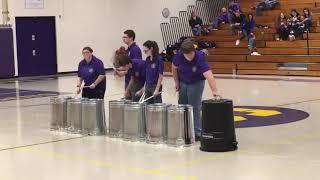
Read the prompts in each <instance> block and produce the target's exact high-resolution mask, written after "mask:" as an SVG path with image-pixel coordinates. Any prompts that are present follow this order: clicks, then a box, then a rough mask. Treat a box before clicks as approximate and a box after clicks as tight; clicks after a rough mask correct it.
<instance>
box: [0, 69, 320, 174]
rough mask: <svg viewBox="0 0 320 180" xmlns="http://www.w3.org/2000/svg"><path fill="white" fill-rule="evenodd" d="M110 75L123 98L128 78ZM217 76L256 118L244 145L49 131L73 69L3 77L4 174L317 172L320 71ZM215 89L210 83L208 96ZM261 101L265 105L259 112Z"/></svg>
mask: <svg viewBox="0 0 320 180" xmlns="http://www.w3.org/2000/svg"><path fill="white" fill-rule="evenodd" d="M107 78H108V80H107V88H108V89H107V94H106V99H105V100H106V101H109V100H114V99H119V98H121V97H122V95H123V86H124V83H123V81H122V80H121V79H119V78H116V77H114V76H113V75H112V74H109V75H108V77H107ZM217 83H218V87H219V90H220V92H221V93H222V95H223V96H224V97H226V98H230V99H233V100H234V105H236V106H250V108H249V110H248V107H247V108H241V107H239V109H238V111H239V112H241V111H246V113H247V114H242V115H241V113H240V114H239V115H238V117H237V121H239V122H240V123H241V121H242V122H249V123H247V125H248V126H250V122H252V123H253V124H254V126H255V127H246V126H244V127H242V128H237V130H236V131H237V140H238V142H239V149H238V150H237V151H234V152H227V153H205V152H201V151H200V150H199V144H196V145H195V146H193V147H190V148H185V149H176V148H168V147H165V146H156V145H147V144H144V143H129V142H124V141H120V140H114V139H109V138H107V137H93V136H90V137H88V136H79V135H69V134H64V133H58V132H51V131H49V120H50V106H49V97H50V96H52V95H55V94H57V92H59V93H63V94H66V95H68V94H69V95H72V93H73V92H74V91H75V88H74V87H75V84H76V77H74V76H66V77H60V78H58V79H54V78H52V79H45V80H36V81H20V82H18V81H12V82H8V83H5V82H3V81H1V82H0V117H1V118H0V119H1V120H0V180H66V179H70V180H71V179H77V180H89V179H94V180H98V179H106V180H141V179H148V180H167V179H168V180H171V179H172V180H215V179H216V180H251V179H252V180H275V179H279V180H286V179H288V180H301V179H305V180H314V179H315V180H316V179H319V178H320V175H319V174H318V170H320V156H319V154H318V153H319V152H320V130H319V128H320V121H319V117H320V111H319V107H320V95H319V92H320V91H319V89H320V78H300V77H271V76H267V77H266V76H260V77H259V76H247V77H246V76H237V78H236V79H234V78H232V77H230V76H218V78H217ZM173 89H174V85H173V80H172V79H171V78H169V77H166V78H165V81H164V91H165V93H164V97H163V99H164V101H165V102H168V103H173V104H175V103H176V99H177V97H176V96H175V93H174V90H173ZM8 94H9V95H8ZM210 94H211V93H210V91H209V88H208V86H206V89H205V93H204V99H206V98H210ZM20 96H21V97H20ZM106 105H107V103H106ZM252 106H265V107H257V108H254V107H252ZM273 106H278V107H281V108H290V109H295V110H300V111H304V112H306V113H309V115H310V116H309V117H307V115H306V113H304V115H306V116H304V117H302V120H301V117H300V115H301V112H300V111H299V112H300V113H297V114H295V113H294V112H293V114H290V112H291V111H288V112H285V111H283V112H282V110H281V109H280V110H279V109H274V111H272V108H270V107H273ZM268 107H269V108H268ZM107 108H108V107H107V106H106V109H107ZM254 109H256V110H257V109H258V111H256V110H254ZM261 109H264V110H265V111H263V112H262V113H261V112H260V111H259V110H261ZM268 109H269V110H270V109H271V110H270V111H268ZM292 111H293V110H292ZM255 112H256V115H254V113H255ZM259 112H260V113H259ZM272 112H273V113H274V112H282V113H281V116H279V117H278V118H274V117H276V116H277V115H276V114H277V113H276V114H272ZM242 113H243V112H242ZM249 113H253V114H252V115H250V114H249ZM268 113H269V114H268ZM270 113H271V114H270ZM248 114H249V115H248ZM302 114H303V113H302ZM278 115H279V114H278ZM298 116H299V117H298ZM306 117H307V118H306ZM262 118H264V119H262ZM299 118H300V119H299ZM303 118H306V119H303ZM260 120H261V122H265V123H262V125H263V126H259V124H260V122H259V121H260ZM266 121H267V122H266ZM269 121H270V123H268V122H269ZM289 121H293V122H291V123H288V122H289ZM239 127H240V125H239Z"/></svg>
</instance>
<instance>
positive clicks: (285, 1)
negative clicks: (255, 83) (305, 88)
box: [198, 0, 320, 76]
mask: <svg viewBox="0 0 320 180" xmlns="http://www.w3.org/2000/svg"><path fill="white" fill-rule="evenodd" d="M258 2H259V1H258V0H255V1H252V0H241V1H240V3H241V8H242V10H243V11H244V12H245V13H253V14H255V10H251V8H250V7H252V6H254V5H255V4H257V3H258ZM305 7H307V8H310V10H311V12H312V13H313V27H312V28H311V32H310V33H309V35H308V39H309V40H308V41H307V34H305V35H304V37H303V39H301V40H296V41H276V37H277V35H276V29H275V20H276V18H277V17H278V15H279V14H280V12H284V13H286V14H287V15H289V13H290V11H291V9H297V10H298V12H299V13H300V14H301V13H302V10H303V8H305ZM319 17H320V0H304V1H302V0H280V6H278V7H277V8H275V9H274V10H269V11H263V15H262V16H260V17H256V16H255V21H256V24H262V25H268V26H269V28H268V29H264V28H261V29H258V28H256V30H255V35H256V40H257V49H258V52H259V53H260V54H261V56H251V55H248V49H247V41H246V40H243V41H242V42H241V43H240V45H239V46H236V45H235V41H236V40H237V39H238V37H237V36H235V35H231V31H230V29H229V28H230V27H229V25H222V26H220V28H219V30H218V31H212V32H211V33H210V34H209V35H208V36H201V37H198V39H200V40H208V41H212V40H213V41H215V43H216V48H215V49H210V50H209V53H210V55H209V56H208V61H209V62H210V65H211V67H212V70H213V72H214V73H215V74H221V73H222V74H231V73H233V72H235V71H236V72H237V74H243V75H251V74H252V75H303V76H320V27H317V25H319ZM307 47H309V48H307Z"/></svg>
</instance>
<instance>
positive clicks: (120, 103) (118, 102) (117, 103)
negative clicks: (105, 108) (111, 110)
mask: <svg viewBox="0 0 320 180" xmlns="http://www.w3.org/2000/svg"><path fill="white" fill-rule="evenodd" d="M124 104H125V101H122V100H112V101H109V106H112V107H115V106H124Z"/></svg>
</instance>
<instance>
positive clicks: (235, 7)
mask: <svg viewBox="0 0 320 180" xmlns="http://www.w3.org/2000/svg"><path fill="white" fill-rule="evenodd" d="M228 11H229V22H231V20H232V18H234V17H235V16H236V12H240V13H242V11H241V7H240V3H237V2H236V1H230V3H229V7H228Z"/></svg>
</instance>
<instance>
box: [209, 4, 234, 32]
mask: <svg viewBox="0 0 320 180" xmlns="http://www.w3.org/2000/svg"><path fill="white" fill-rule="evenodd" d="M226 23H229V14H228V11H227V8H225V7H224V8H222V13H221V14H220V15H219V16H218V17H217V18H216V19H215V20H214V21H213V23H212V24H211V25H210V26H209V30H214V31H216V30H218V27H219V25H220V24H226Z"/></svg>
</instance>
